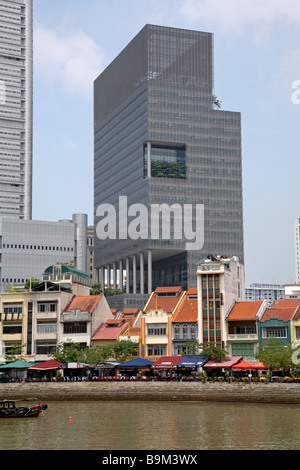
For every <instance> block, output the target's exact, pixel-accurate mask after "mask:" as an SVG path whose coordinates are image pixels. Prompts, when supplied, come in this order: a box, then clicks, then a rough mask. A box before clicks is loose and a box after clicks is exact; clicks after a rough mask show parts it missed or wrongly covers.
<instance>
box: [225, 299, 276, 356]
mask: <svg viewBox="0 0 300 470" xmlns="http://www.w3.org/2000/svg"><path fill="white" fill-rule="evenodd" d="M267 305H268V303H267V300H259V301H242V302H236V301H234V302H233V304H232V306H231V307H230V309H229V311H228V312H227V314H226V325H227V328H226V350H227V352H228V355H229V356H243V359H244V360H245V361H251V360H254V359H255V355H256V353H257V352H258V330H259V328H258V322H259V321H260V319H261V317H262V315H263V314H264V312H265V311H266V308H267Z"/></svg>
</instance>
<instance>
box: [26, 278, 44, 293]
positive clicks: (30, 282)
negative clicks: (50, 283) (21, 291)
mask: <svg viewBox="0 0 300 470" xmlns="http://www.w3.org/2000/svg"><path fill="white" fill-rule="evenodd" d="M39 283H40V281H39V280H38V279H37V278H36V277H31V278H29V279H27V281H26V282H25V286H24V287H25V289H26V290H29V289H31V288H32V287H36V286H38V285H39Z"/></svg>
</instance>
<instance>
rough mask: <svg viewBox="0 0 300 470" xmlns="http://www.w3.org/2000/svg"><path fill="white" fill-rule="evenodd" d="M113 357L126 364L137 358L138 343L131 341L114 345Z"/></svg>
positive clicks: (118, 342)
mask: <svg viewBox="0 0 300 470" xmlns="http://www.w3.org/2000/svg"><path fill="white" fill-rule="evenodd" d="M112 351H113V357H114V359H115V360H116V361H117V362H125V361H127V360H128V359H129V358H130V357H132V356H137V343H134V342H133V341H130V340H122V341H117V342H116V343H114V344H113V345H112Z"/></svg>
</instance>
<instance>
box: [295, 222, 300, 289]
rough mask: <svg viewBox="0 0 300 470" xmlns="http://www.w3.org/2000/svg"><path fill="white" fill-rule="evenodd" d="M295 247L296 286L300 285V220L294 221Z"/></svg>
mask: <svg viewBox="0 0 300 470" xmlns="http://www.w3.org/2000/svg"><path fill="white" fill-rule="evenodd" d="M294 247H295V272H296V284H300V219H299V218H297V219H296V220H295V221H294Z"/></svg>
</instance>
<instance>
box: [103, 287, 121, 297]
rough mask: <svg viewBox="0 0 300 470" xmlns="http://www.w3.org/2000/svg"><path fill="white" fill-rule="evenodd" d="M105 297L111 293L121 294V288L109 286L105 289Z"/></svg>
mask: <svg viewBox="0 0 300 470" xmlns="http://www.w3.org/2000/svg"><path fill="white" fill-rule="evenodd" d="M104 294H105V297H111V296H112V295H118V294H123V292H122V291H121V289H112V288H111V287H108V288H107V289H105V292H104Z"/></svg>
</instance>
